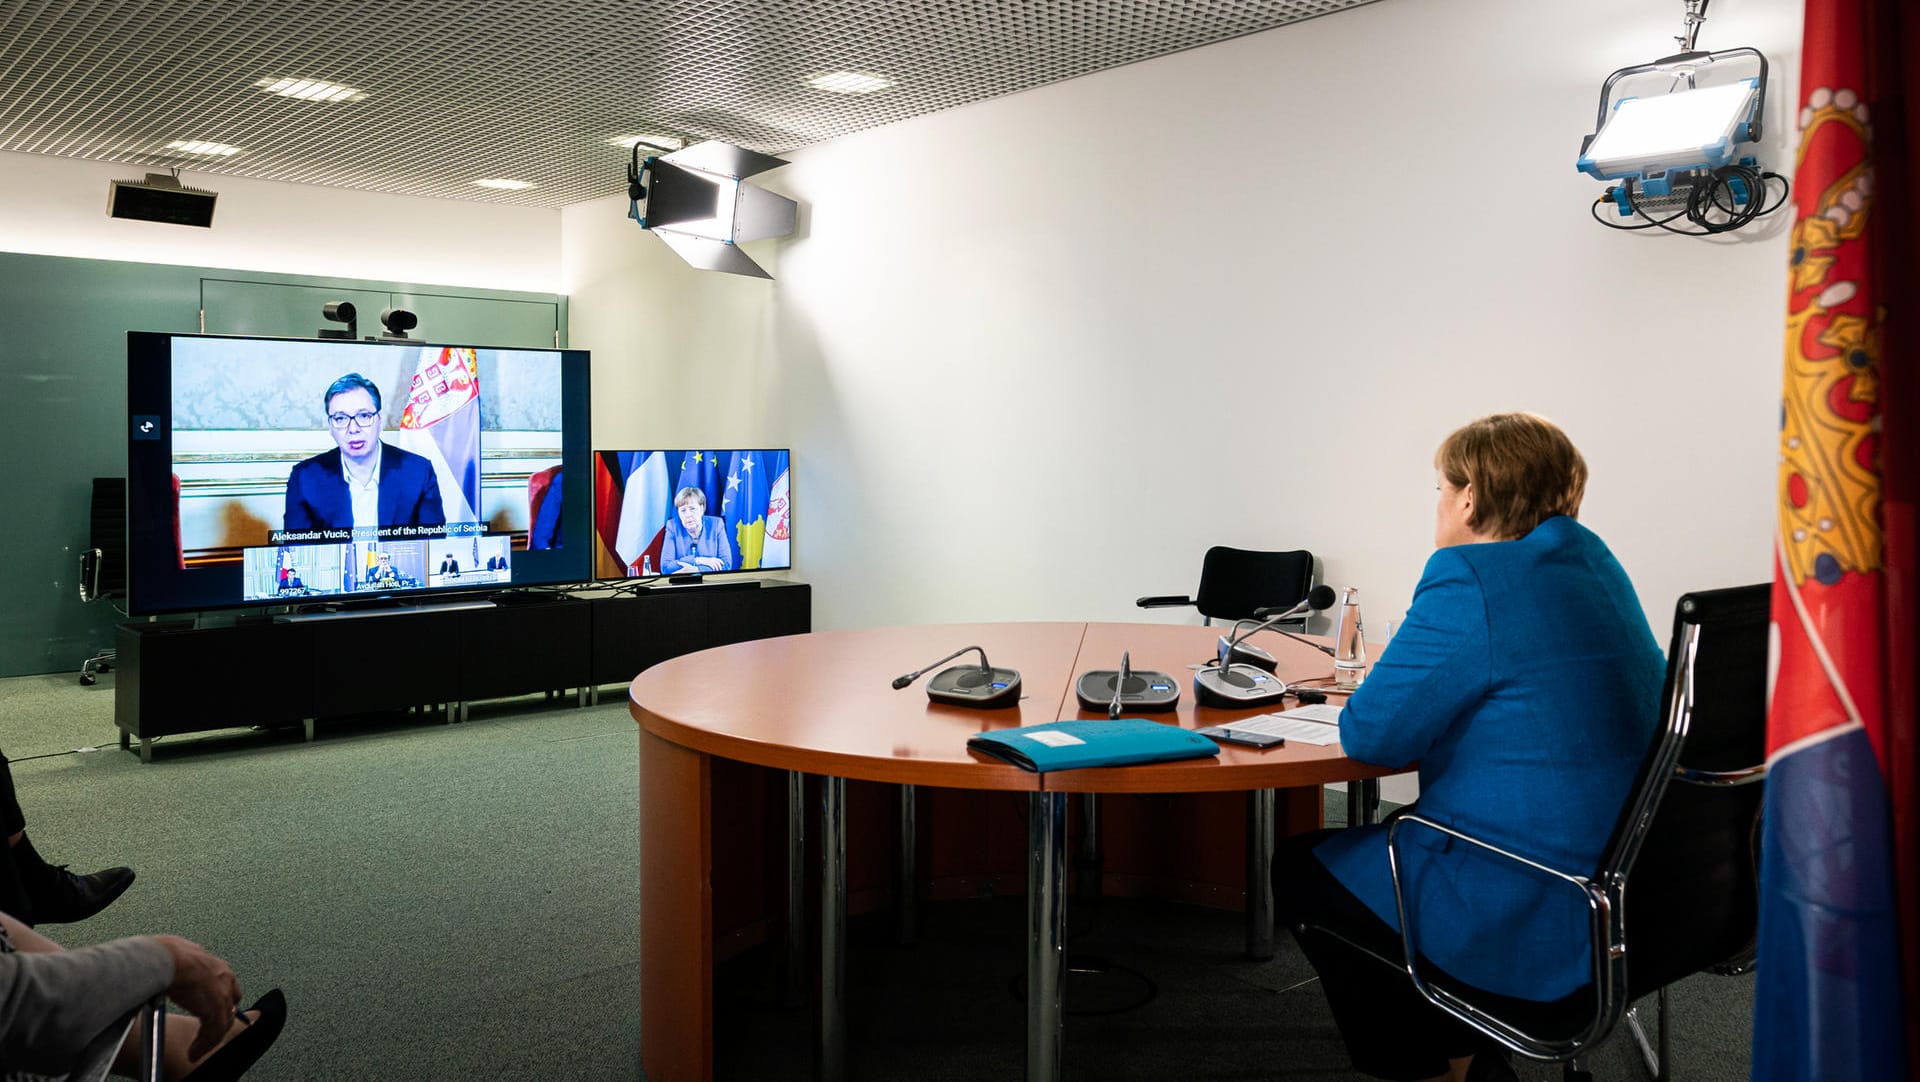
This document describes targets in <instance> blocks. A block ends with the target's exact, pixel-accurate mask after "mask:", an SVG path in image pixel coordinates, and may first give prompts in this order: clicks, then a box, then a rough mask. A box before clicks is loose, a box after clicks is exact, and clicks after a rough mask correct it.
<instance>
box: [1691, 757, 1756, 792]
mask: <svg viewBox="0 0 1920 1082" xmlns="http://www.w3.org/2000/svg"><path fill="white" fill-rule="evenodd" d="M1673 780H1674V781H1684V782H1686V783H1688V784H1689V785H1710V786H1714V787H1725V786H1731V785H1752V784H1754V783H1755V782H1762V781H1766V780H1767V764H1765V763H1761V764H1759V765H1758V766H1749V767H1742V768H1741V769H1739V770H1695V769H1693V768H1692V767H1690V766H1684V765H1682V764H1680V763H1675V764H1674V765H1673Z"/></svg>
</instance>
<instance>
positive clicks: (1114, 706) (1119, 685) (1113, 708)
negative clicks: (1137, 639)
mask: <svg viewBox="0 0 1920 1082" xmlns="http://www.w3.org/2000/svg"><path fill="white" fill-rule="evenodd" d="M1132 675H1133V652H1132V651H1130V650H1122V651H1121V652H1120V673H1119V675H1118V676H1116V677H1114V679H1113V701H1112V702H1110V703H1108V704H1107V717H1108V719H1110V720H1111V719H1114V718H1118V717H1119V716H1120V696H1121V695H1123V694H1125V693H1126V690H1127V678H1128V677H1130V676H1132Z"/></svg>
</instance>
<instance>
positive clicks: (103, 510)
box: [80, 477, 127, 685]
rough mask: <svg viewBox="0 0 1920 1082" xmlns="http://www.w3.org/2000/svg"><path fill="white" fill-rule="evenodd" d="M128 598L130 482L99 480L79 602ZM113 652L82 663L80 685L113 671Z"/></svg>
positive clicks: (90, 510)
mask: <svg viewBox="0 0 1920 1082" xmlns="http://www.w3.org/2000/svg"><path fill="white" fill-rule="evenodd" d="M125 596H127V479H126V478H124V477H96V478H94V479H93V498H92V500H91V502H90V503H89V505H88V509H87V550H86V551H85V552H82V553H81V554H80V600H81V601H83V602H93V601H98V600H101V599H102V598H109V599H111V598H121V597H125ZM114 659H115V658H114V651H113V650H112V649H106V650H102V651H100V652H99V653H96V654H94V655H93V656H92V657H90V658H88V659H87V660H85V661H83V662H81V663H80V682H81V683H82V684H89V685H90V684H92V683H93V682H94V681H95V680H96V679H98V677H97V676H96V675H95V674H96V673H103V672H111V671H112V670H113V662H114Z"/></svg>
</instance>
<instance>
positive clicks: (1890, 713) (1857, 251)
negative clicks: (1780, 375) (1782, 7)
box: [1753, 0, 1920, 1082]
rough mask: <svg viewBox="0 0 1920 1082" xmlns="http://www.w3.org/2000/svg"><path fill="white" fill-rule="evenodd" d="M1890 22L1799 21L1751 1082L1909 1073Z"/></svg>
mask: <svg viewBox="0 0 1920 1082" xmlns="http://www.w3.org/2000/svg"><path fill="white" fill-rule="evenodd" d="M1894 8H1895V0H1808V3H1807V10H1806V28H1805V29H1806V34H1805V43H1804V51H1803V54H1802V59H1801V65H1802V66H1801V79H1800V95H1801V104H1802V109H1801V111H1800V120H1801V125H1802V131H1801V136H1800V145H1799V150H1798V156H1797V161H1796V165H1795V170H1794V178H1793V199H1794V202H1795V211H1796V213H1795V224H1794V229H1793V243H1792V248H1793V256H1792V263H1791V268H1790V272H1789V274H1790V279H1789V289H1788V301H1787V336H1786V337H1787V349H1786V374H1785V379H1784V381H1783V392H1782V395H1781V405H1780V446H1779V449H1778V452H1777V453H1778V456H1779V457H1778V462H1779V471H1780V473H1779V495H1778V505H1777V513H1778V516H1779V526H1778V533H1777V534H1776V537H1775V549H1774V583H1773V631H1774V639H1775V642H1776V644H1777V658H1776V670H1775V674H1774V683H1773V694H1772V697H1771V699H1770V701H1769V704H1768V712H1767V763H1768V778H1767V794H1766V806H1765V813H1764V816H1763V818H1762V827H1761V855H1760V868H1761V875H1760V930H1759V942H1758V949H1759V959H1758V967H1757V969H1756V974H1755V982H1756V983H1755V989H1754V1019H1753V1078H1754V1079H1755V1080H1756V1082H1789V1080H1791V1082H1799V1080H1802V1079H1820V1080H1823V1082H1829V1080H1830V1082H1899V1080H1901V1079H1906V1078H1909V1077H1910V1075H1909V1068H1910V1060H1909V1055H1910V1049H1909V1046H1908V1043H1907V1042H1908V1040H1909V1038H1908V1036H1907V1034H1906V1033H1905V1031H1904V1028H1903V1027H1904V1025H1905V1014H1906V1012H1905V1010H1904V1008H1903V999H1902V988H1901V969H1902V958H1903V955H1902V947H1903V942H1902V940H1903V938H1904V940H1905V943H1904V946H1905V947H1906V949H1907V951H1908V953H1907V954H1906V955H1905V958H1906V960H1907V962H1906V964H1907V965H1908V966H1909V967H1911V965H1912V959H1913V957H1914V955H1913V954H1912V953H1911V952H1912V950H1913V949H1914V947H1915V943H1914V941H1913V936H1914V935H1915V933H1916V928H1915V921H1916V914H1920V900H1916V898H1915V897H1914V896H1913V887H1914V875H1913V860H1914V855H1913V852H1912V848H1913V847H1912V846H1911V845H1906V846H1900V847H1896V846H1895V844H1894V838H1895V837H1896V836H1904V837H1906V838H1908V839H1912V838H1913V836H1914V833H1913V830H1914V824H1915V799H1914V798H1915V794H1914V789H1913V773H1912V769H1911V768H1912V765H1913V764H1912V763H1911V761H1910V759H1911V756H1912V754H1913V753H1912V750H1911V749H1912V747H1913V743H1912V741H1913V736H1914V718H1913V713H1912V702H1911V700H1910V698H1903V697H1902V696H1901V695H1899V694H1894V693H1892V692H1893V689H1894V688H1896V687H1897V686H1900V685H1898V684H1896V683H1895V682H1894V680H1893V679H1892V678H1893V677H1894V676H1896V674H1897V666H1898V664H1899V663H1895V666H1890V665H1889V657H1890V656H1891V657H1902V656H1904V657H1906V658H1911V657H1912V656H1913V633H1914V613H1913V610H1912V598H1911V595H1910V593H1908V592H1906V591H1901V590H1894V589H1890V585H1891V584H1890V583H1889V580H1888V573H1887V572H1888V568H1889V567H1890V566H1908V567H1910V566H1911V561H1912V559H1913V556H1912V552H1911V551H1910V545H1911V539H1910V538H1907V537H1905V536H1904V535H1901V536H1894V535H1889V534H1888V533H1887V532H1886V531H1885V528H1884V524H1885V523H1886V522H1887V521H1888V519H1889V518H1890V517H1893V516H1892V513H1891V512H1892V509H1893V503H1892V501H1891V499H1890V498H1889V492H1890V489H1889V487H1888V480H1889V477H1890V474H1889V472H1888V466H1889V465H1890V463H1889V462H1888V461H1884V460H1883V457H1882V454H1881V448H1882V447H1883V446H1885V445H1886V443H1887V442H1888V441H1890V440H1892V439H1894V438H1896V437H1897V438H1901V439H1904V438H1908V432H1912V431H1914V430H1913V429H1912V428H1910V427H1908V428H1903V425H1909V426H1910V425H1911V423H1912V418H1911V417H1908V416H1903V415H1901V414H1900V413H1899V411H1898V410H1889V409H1887V408H1886V407H1887V406H1888V405H1890V404H1891V403H1889V402H1886V401H1883V395H1884V393H1885V389H1886V387H1887V386H1888V383H1887V380H1888V378H1889V377H1890V375H1891V373H1892V369H1893V367H1894V366H1895V365H1898V367H1899V369H1900V370H1901V372H1903V373H1905V372H1910V371H1911V370H1912V368H1913V362H1914V360H1915V358H1914V357H1912V356H1905V357H1898V358H1894V357H1887V356H1883V349H1884V347H1885V344H1886V341H1887V339H1886V336H1885V333H1884V331H1885V327H1884V324H1885V321H1886V320H1887V319H1888V318H1889V312H1890V311H1891V312H1892V316H1891V318H1895V319H1910V318H1914V317H1915V316H1916V315H1920V313H1915V312H1913V311H1910V310H1904V309H1901V308H1899V307H1891V308H1890V306H1889V305H1888V298H1889V297H1891V296H1894V295H1896V294H1897V292H1898V290H1897V287H1896V286H1895V285H1893V284H1892V282H1891V280H1890V279H1883V275H1884V273H1885V271H1886V269H1887V268H1889V267H1893V268H1897V267H1898V266H1899V264H1898V261H1887V260H1884V258H1883V257H1884V254H1885V253H1884V252H1883V251H1882V249H1883V248H1885V247H1887V246H1889V245H1890V244H1891V242H1892V238H1891V236H1890V235H1889V234H1887V233H1886V232H1884V231H1885V228H1886V227H1885V224H1884V223H1885V222H1886V220H1887V208H1886V207H1883V206H1879V205H1878V202H1879V198H1880V197H1879V193H1878V186H1877V185H1876V184H1874V183H1873V174H1874V172H1875V166H1876V164H1879V165H1883V166H1884V165H1885V164H1887V163H1886V162H1884V161H1881V160H1880V159H1879V158H1878V156H1877V153H1876V149H1875V147H1874V144H1873V142H1872V138H1873V137H1872V128H1871V127H1869V126H1868V124H1867V123H1866V122H1867V117H1868V112H1867V107H1866V105H1865V102H1866V101H1868V100H1870V99H1873V98H1875V96H1876V87H1875V86H1873V85H1872V83H1871V81H1870V78H1869V70H1870V65H1869V63H1868V61H1869V57H1870V54H1871V51H1872V45H1873V42H1874V36H1873V34H1872V32H1871V28H1872V27H1873V26H1874V25H1876V24H1879V25H1885V23H1884V20H1886V19H1888V18H1889V16H1891V15H1892V14H1893V11H1894ZM1894 74H1895V75H1896V76H1897V72H1895V73H1894ZM1887 75H1888V73H1887V72H1885V71H1882V72H1881V77H1882V78H1883V79H1884V78H1886V77H1887ZM1875 108H1876V109H1878V108H1879V106H1878V105H1876V106H1875ZM1897 248H1898V246H1897V245H1894V246H1893V249H1897ZM1893 249H1889V250H1893ZM1894 273H1908V272H1906V271H1903V270H1898V269H1896V270H1895V271H1894ZM1915 434H1917V435H1920V432H1915ZM1896 546H1906V547H1908V549H1909V551H1905V552H1901V551H1898V550H1897V548H1896ZM1890 561H1902V563H1901V564H1899V565H1895V564H1893V563H1892V562H1890ZM1903 679H1904V678H1903ZM1903 748H1904V749H1906V751H1905V756H1906V757H1907V760H1909V761H1906V762H1905V763H1904V765H1902V757H1901V752H1900V749H1903ZM1896 854H1898V856H1896ZM1903 884H1904V885H1903ZM1903 891H1904V892H1905V893H1906V894H1907V897H1906V898H1905V899H1902V898H1901V897H1900V895H1901V893H1902V892H1903Z"/></svg>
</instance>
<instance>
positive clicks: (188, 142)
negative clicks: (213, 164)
mask: <svg viewBox="0 0 1920 1082" xmlns="http://www.w3.org/2000/svg"><path fill="white" fill-rule="evenodd" d="M167 149H168V150H171V151H175V152H177V153H180V154H192V155H194V156H195V157H200V158H231V157H233V156H234V155H235V154H238V153H240V148H239V147H230V146H228V145H227V144H225V143H209V142H207V141H205V140H203V139H175V140H174V141H173V142H171V143H168V144H167Z"/></svg>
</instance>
